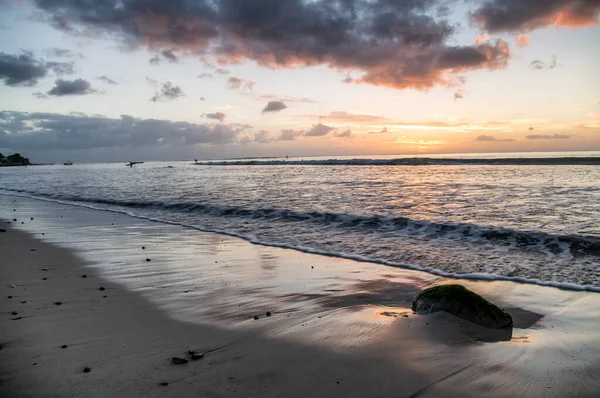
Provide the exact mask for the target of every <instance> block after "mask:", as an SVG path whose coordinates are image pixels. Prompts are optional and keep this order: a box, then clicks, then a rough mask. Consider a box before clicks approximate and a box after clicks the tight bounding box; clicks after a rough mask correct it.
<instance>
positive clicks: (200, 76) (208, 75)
mask: <svg viewBox="0 0 600 398" xmlns="http://www.w3.org/2000/svg"><path fill="white" fill-rule="evenodd" d="M205 77H206V78H209V79H212V78H213V75H212V74H211V73H201V74H199V75H198V79H204V78H205Z"/></svg>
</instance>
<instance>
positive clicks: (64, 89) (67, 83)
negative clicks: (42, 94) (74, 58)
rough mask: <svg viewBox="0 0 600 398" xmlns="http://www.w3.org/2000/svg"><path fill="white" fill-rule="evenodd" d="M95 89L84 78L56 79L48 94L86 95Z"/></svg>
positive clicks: (94, 91) (60, 95) (58, 95)
mask: <svg viewBox="0 0 600 398" xmlns="http://www.w3.org/2000/svg"><path fill="white" fill-rule="evenodd" d="M96 92H97V91H96V90H94V89H92V85H91V84H90V82H88V81H87V80H84V79H75V80H63V79H57V80H56V81H55V82H54V87H52V89H50V91H48V93H47V94H48V95H53V96H57V97H62V96H65V95H87V94H93V93H96Z"/></svg>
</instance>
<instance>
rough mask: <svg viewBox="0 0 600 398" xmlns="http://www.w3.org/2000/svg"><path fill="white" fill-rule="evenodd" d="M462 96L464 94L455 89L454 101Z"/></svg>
mask: <svg viewBox="0 0 600 398" xmlns="http://www.w3.org/2000/svg"><path fill="white" fill-rule="evenodd" d="M464 97H465V95H464V94H463V93H462V92H460V91H457V92H455V93H454V100H455V101H456V100H459V99H463V98H464Z"/></svg>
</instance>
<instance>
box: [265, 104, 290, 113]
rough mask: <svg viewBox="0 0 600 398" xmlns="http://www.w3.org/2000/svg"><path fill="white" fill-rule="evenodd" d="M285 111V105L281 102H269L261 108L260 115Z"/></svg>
mask: <svg viewBox="0 0 600 398" xmlns="http://www.w3.org/2000/svg"><path fill="white" fill-rule="evenodd" d="M284 109H287V105H286V104H284V103H283V101H269V103H268V104H267V105H266V106H265V107H264V108H263V110H262V113H267V112H279V111H282V110H284Z"/></svg>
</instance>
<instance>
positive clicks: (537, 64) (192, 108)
mask: <svg viewBox="0 0 600 398" xmlns="http://www.w3.org/2000/svg"><path fill="white" fill-rule="evenodd" d="M599 16H600V1H599V0H481V1H478V0H403V1H400V0H196V1H191V0H169V1H162V0H104V1H91V0H0V152H1V153H4V154H9V153H13V152H19V153H21V154H22V155H24V156H27V157H29V158H30V159H31V160H32V161H34V162H62V161H66V160H72V161H76V162H82V161H121V160H178V159H193V158H198V159H221V158H233V157H262V156H276V157H281V156H302V157H308V156H336V155H348V156H350V155H382V154H385V155H394V154H398V155H405V154H433V153H460V152H528V151H581V150H596V151H597V150H600V90H599V89H600V73H599V72H598V71H600V26H599V25H598V22H599Z"/></svg>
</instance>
